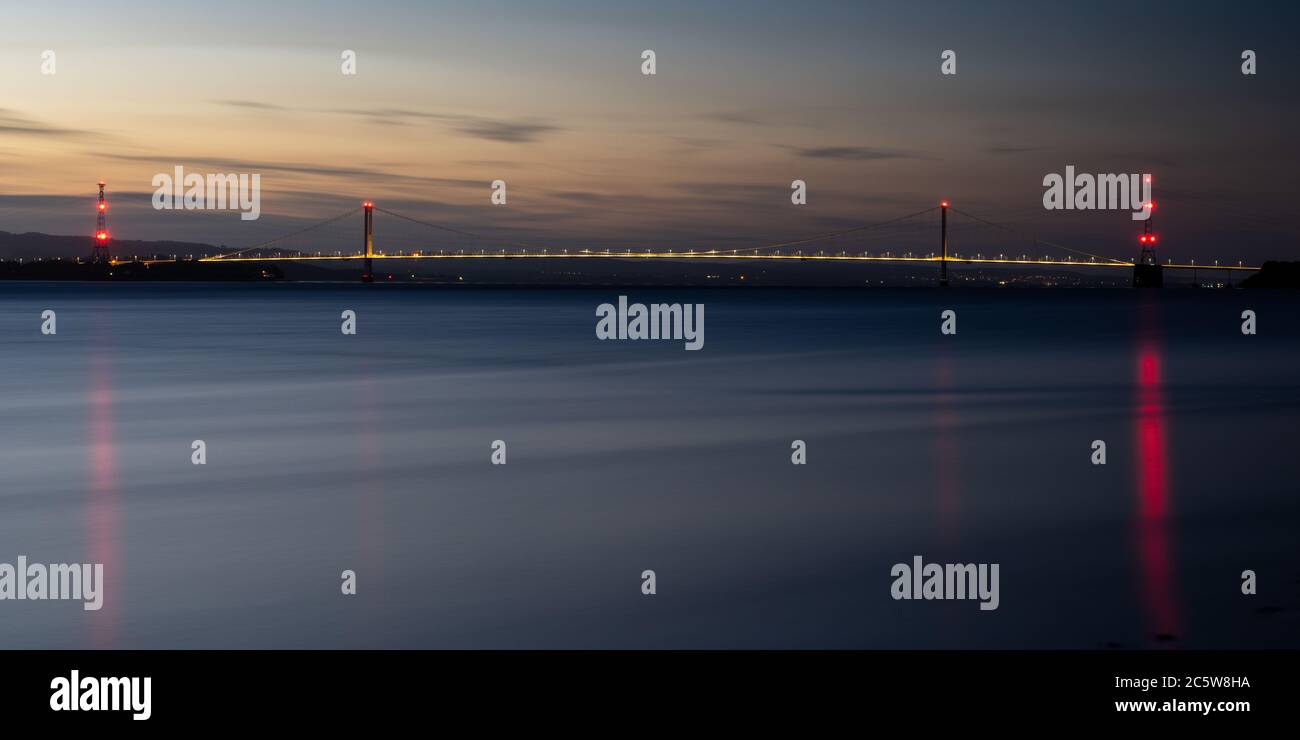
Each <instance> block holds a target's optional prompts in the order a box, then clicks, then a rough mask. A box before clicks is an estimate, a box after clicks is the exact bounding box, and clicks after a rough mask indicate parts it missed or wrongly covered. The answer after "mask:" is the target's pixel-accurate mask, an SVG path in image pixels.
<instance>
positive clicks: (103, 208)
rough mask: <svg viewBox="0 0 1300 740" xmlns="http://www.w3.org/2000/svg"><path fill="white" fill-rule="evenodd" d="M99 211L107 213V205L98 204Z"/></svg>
mask: <svg viewBox="0 0 1300 740" xmlns="http://www.w3.org/2000/svg"><path fill="white" fill-rule="evenodd" d="M99 210H101V211H107V210H108V204H107V203H100V204H99Z"/></svg>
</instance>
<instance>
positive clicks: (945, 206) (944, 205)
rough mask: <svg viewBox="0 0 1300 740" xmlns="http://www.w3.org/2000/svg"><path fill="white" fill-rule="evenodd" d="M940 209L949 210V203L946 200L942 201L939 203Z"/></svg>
mask: <svg viewBox="0 0 1300 740" xmlns="http://www.w3.org/2000/svg"><path fill="white" fill-rule="evenodd" d="M939 207H940V208H947V207H948V201H946V200H941V201H939Z"/></svg>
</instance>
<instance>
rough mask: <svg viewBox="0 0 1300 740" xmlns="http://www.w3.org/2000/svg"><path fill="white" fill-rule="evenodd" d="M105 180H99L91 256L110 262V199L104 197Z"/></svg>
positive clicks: (97, 259) (100, 260)
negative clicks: (93, 243)
mask: <svg viewBox="0 0 1300 740" xmlns="http://www.w3.org/2000/svg"><path fill="white" fill-rule="evenodd" d="M104 185H105V183H104V181H103V180H100V181H99V203H98V204H96V207H95V211H96V213H95V245H94V247H93V248H92V249H91V252H90V258H91V259H92V260H94V261H95V262H110V261H112V257H110V256H109V253H108V213H107V211H108V201H107V200H106V199H105V198H104Z"/></svg>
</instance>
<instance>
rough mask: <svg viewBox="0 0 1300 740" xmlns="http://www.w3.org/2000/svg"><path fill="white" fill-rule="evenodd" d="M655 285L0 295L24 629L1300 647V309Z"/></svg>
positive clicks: (109, 641)
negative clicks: (649, 317)
mask: <svg viewBox="0 0 1300 740" xmlns="http://www.w3.org/2000/svg"><path fill="white" fill-rule="evenodd" d="M622 292H625V293H627V294H628V295H630V297H631V299H632V300H642V301H647V302H657V301H690V302H703V303H705V304H706V334H705V339H706V342H705V348H704V350H703V351H700V352H686V351H684V350H683V349H682V347H681V343H680V342H661V343H652V342H598V341H596V339H595V336H594V326H595V318H594V311H595V307H596V305H597V304H599V303H601V302H604V301H612V300H616V298H617V296H618V295H619V293H620V291H618V290H616V289H608V290H543V289H539V290H505V289H499V290H459V289H450V290H449V289H429V288H403V287H396V286H370V287H367V286H361V285H342V286H312V285H249V286H183V285H102V286H95V285H72V284H14V283H8V284H0V418H3V425H2V426H0V471H3V472H2V473H0V562H9V563H13V562H15V560H16V558H17V556H19V555H26V556H28V557H29V559H30V560H32V561H42V562H85V561H91V562H103V563H105V566H106V569H107V571H108V577H107V580H108V583H107V589H108V590H107V596H106V601H105V606H104V608H103V610H102V611H100V612H84V611H82V609H81V607H80V604H79V603H78V602H31V601H24V602H17V601H2V602H0V647H6V648H13V647H86V646H94V647H149V648H158V647H270V646H285V647H336V646H338V647H351V646H364V647H661V646H669V647H886V648H889V647H934V648H947V647H1080V648H1094V647H1106V646H1123V647H1153V646H1158V647H1179V646H1185V647H1266V646H1286V647H1293V648H1294V647H1300V557H1297V553H1300V547H1298V546H1297V542H1298V540H1297V535H1298V534H1300V501H1298V500H1297V490H1296V489H1297V486H1296V481H1297V480H1300V455H1297V454H1296V451H1295V446H1296V443H1295V430H1296V423H1297V418H1298V415H1297V411H1298V410H1300V375H1298V374H1297V372H1296V370H1297V367H1300V343H1298V342H1297V339H1300V320H1298V319H1300V296H1294V295H1292V296H1288V295H1285V294H1270V293H1255V292H1245V291H1233V292H1197V291H1190V290H1183V291H1174V290H1169V291H1158V292H1150V293H1139V292H1137V291H1128V290H1125V291H1023V292H1013V291H982V292H964V291H961V290H951V291H948V292H944V293H941V292H939V291H934V290H931V291H925V290H912V291H888V290H865V291H777V290H771V291H767V290H753V291H749V290H746V291H740V290H643V289H637V290H630V291H622ZM47 308H48V309H54V310H56V311H57V312H58V334H57V335H56V336H53V337H44V336H41V334H40V331H39V324H40V321H39V317H40V313H41V311H42V310H44V309H47ZM349 308H350V309H353V310H355V311H356V312H357V313H358V316H359V321H358V324H359V333H358V335H357V336H344V335H342V334H341V333H340V331H339V324H340V319H339V314H340V312H341V311H342V310H344V309H349ZM944 308H953V309H955V310H956V311H957V312H958V335H957V336H955V337H944V336H941V335H940V333H939V312H940V311H941V310H942V309H944ZM1246 308H1250V309H1253V310H1255V311H1256V312H1257V313H1258V315H1259V326H1260V334H1259V335H1258V336H1253V337H1246V336H1243V335H1242V334H1241V332H1240V323H1241V320H1240V318H1239V316H1240V313H1241V311H1242V310H1243V309H1246ZM195 439H202V440H205V441H206V442H207V445H208V464H207V465H206V466H201V467H200V466H194V465H191V464H190V443H191V441H192V440H195ZM495 439H502V440H505V441H506V442H507V444H508V464H507V465H505V466H492V465H490V464H489V454H490V449H489V445H490V444H491V442H492V441H493V440H495ZM794 439H802V440H805V441H806V442H807V443H808V448H809V452H808V464H807V465H806V466H794V465H791V464H790V443H791V440H794ZM1095 439H1101V440H1105V441H1106V442H1107V444H1108V464H1107V465H1105V466H1093V465H1091V464H1090V462H1089V456H1090V454H1091V449H1090V445H1091V442H1092V441H1093V440H1095ZM917 554H919V555H923V556H924V557H925V558H926V560H927V561H933V562H988V563H1000V564H1001V579H1000V580H1001V583H1000V586H1001V588H1000V597H1001V606H1000V608H999V609H998V610H996V611H993V612H982V611H980V610H979V609H978V606H977V603H976V602H974V601H950V602H925V601H912V602H908V601H894V600H892V599H891V598H890V595H889V587H890V584H891V580H892V579H891V578H890V575H889V571H890V568H891V566H892V565H893V564H894V563H896V562H903V561H908V562H910V559H911V557H912V556H913V555H917ZM647 568H651V569H654V570H655V571H656V572H657V574H658V594H657V595H656V596H654V597H644V596H642V595H641V593H640V574H641V572H642V571H643V570H645V569H647ZM1247 568H1250V569H1254V570H1255V571H1256V572H1257V573H1258V577H1259V594H1258V595H1256V596H1252V597H1248V596H1243V595H1241V593H1240V587H1239V584H1240V573H1241V571H1242V570H1243V569H1247ZM345 569H352V570H355V571H356V572H357V574H358V591H359V593H358V595H356V596H354V597H345V596H343V595H341V594H340V589H339V584H340V576H339V574H340V572H341V571H343V570H345Z"/></svg>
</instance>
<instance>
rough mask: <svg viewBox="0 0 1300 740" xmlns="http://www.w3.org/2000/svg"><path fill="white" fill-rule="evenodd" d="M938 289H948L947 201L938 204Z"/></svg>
mask: <svg viewBox="0 0 1300 740" xmlns="http://www.w3.org/2000/svg"><path fill="white" fill-rule="evenodd" d="M939 212H940V213H941V214H942V215H941V216H940V217H939V287H940V288H946V287H948V201H946V200H944V201H940V202H939Z"/></svg>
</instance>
